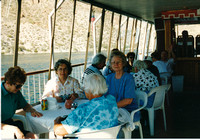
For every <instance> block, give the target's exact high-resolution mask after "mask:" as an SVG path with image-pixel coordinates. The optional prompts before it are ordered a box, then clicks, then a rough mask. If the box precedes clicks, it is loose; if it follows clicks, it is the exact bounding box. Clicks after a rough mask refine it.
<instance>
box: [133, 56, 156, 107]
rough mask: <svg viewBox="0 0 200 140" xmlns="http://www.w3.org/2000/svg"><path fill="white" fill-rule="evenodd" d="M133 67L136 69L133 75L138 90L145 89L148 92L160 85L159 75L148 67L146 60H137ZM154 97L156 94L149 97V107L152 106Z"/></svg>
mask: <svg viewBox="0 0 200 140" xmlns="http://www.w3.org/2000/svg"><path fill="white" fill-rule="evenodd" d="M133 67H134V69H135V73H134V74H133V77H134V79H135V87H136V89H137V90H141V91H144V92H146V93H147V94H148V93H149V91H150V90H151V89H153V88H155V87H158V86H159V83H158V80H157V77H156V76H155V75H154V74H153V73H151V72H150V71H149V70H147V69H146V68H147V65H146V63H145V62H144V61H141V60H137V61H136V62H135V63H134V64H133ZM154 97H155V94H153V95H151V96H150V97H148V102H147V107H151V106H152V104H153V101H154Z"/></svg>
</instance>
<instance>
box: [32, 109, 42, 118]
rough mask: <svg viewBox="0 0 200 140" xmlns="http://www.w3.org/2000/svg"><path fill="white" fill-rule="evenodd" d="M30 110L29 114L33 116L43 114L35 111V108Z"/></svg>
mask: <svg viewBox="0 0 200 140" xmlns="http://www.w3.org/2000/svg"><path fill="white" fill-rule="evenodd" d="M30 112H31V116H33V117H42V116H43V114H42V113H40V112H37V111H36V110H35V109H31V111H30Z"/></svg>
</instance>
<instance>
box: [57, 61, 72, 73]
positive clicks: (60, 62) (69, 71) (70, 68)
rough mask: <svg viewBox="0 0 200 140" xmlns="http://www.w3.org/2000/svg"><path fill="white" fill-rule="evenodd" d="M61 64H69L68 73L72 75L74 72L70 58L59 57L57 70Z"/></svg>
mask: <svg viewBox="0 0 200 140" xmlns="http://www.w3.org/2000/svg"><path fill="white" fill-rule="evenodd" d="M61 64H65V65H66V66H67V70H68V75H70V74H71V72H72V66H71V63H70V62H69V61H68V60H66V59H59V60H58V61H57V62H56V64H55V66H54V69H55V71H57V70H58V67H59V66H60V65H61Z"/></svg>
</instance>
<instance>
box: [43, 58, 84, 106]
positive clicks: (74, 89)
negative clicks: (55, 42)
mask: <svg viewBox="0 0 200 140" xmlns="http://www.w3.org/2000/svg"><path fill="white" fill-rule="evenodd" d="M54 69H55V72H56V74H57V76H56V77H55V78H52V79H51V80H49V81H48V82H47V84H46V85H45V89H44V93H43V96H42V99H43V98H46V97H54V98H56V99H57V101H58V102H64V101H65V98H66V96H70V97H69V98H71V99H73V100H74V99H76V98H84V94H83V91H82V89H81V88H80V84H79V82H78V80H77V79H75V78H73V77H71V76H69V75H70V74H71V72H72V66H71V63H70V62H69V61H67V60H65V59H59V60H58V61H57V62H56V64H55V67H54Z"/></svg>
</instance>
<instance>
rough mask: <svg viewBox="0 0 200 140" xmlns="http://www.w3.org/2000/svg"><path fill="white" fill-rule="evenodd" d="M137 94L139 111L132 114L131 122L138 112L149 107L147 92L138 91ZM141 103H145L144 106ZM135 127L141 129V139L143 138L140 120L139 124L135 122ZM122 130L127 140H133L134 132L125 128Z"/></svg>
mask: <svg viewBox="0 0 200 140" xmlns="http://www.w3.org/2000/svg"><path fill="white" fill-rule="evenodd" d="M135 93H136V102H137V104H138V109H136V110H133V111H132V112H131V120H133V119H134V115H135V113H136V112H138V111H140V110H141V109H143V108H144V107H145V106H146V105H147V94H146V93H145V92H143V91H139V90H136V91H135ZM141 101H142V102H143V105H140V102H141ZM134 125H136V126H138V127H139V131H140V137H141V138H143V132H142V125H141V123H140V120H139V121H137V122H134ZM122 130H123V132H124V135H125V139H131V137H132V136H131V135H132V131H129V130H127V129H126V128H125V127H123V128H122Z"/></svg>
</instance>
